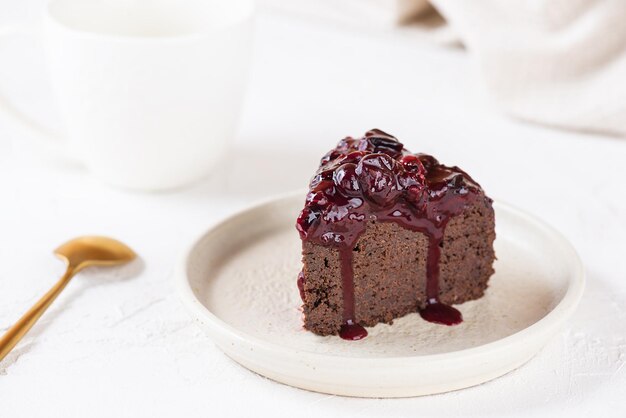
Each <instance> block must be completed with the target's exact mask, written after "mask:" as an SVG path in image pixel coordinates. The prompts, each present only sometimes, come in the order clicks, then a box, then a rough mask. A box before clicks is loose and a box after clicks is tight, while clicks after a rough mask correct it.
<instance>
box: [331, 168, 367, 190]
mask: <svg viewBox="0 0 626 418" xmlns="http://www.w3.org/2000/svg"><path fill="white" fill-rule="evenodd" d="M333 181H334V182H335V185H336V186H337V189H338V190H339V191H340V192H341V193H343V194H344V195H345V196H359V194H360V193H361V186H360V185H359V179H358V177H357V175H356V164H354V163H347V164H344V165H342V166H341V167H339V168H338V169H336V170H335V174H334V175H333Z"/></svg>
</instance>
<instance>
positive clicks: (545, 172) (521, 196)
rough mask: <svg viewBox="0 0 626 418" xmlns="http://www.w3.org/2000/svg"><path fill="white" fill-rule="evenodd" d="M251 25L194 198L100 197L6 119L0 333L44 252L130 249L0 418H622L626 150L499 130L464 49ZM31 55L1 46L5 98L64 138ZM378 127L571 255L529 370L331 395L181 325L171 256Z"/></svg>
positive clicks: (280, 24) (47, 331)
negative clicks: (246, 54) (238, 104)
mask: <svg viewBox="0 0 626 418" xmlns="http://www.w3.org/2000/svg"><path fill="white" fill-rule="evenodd" d="M40 3H41V2H40V1H33V0H30V1H24V2H15V1H10V0H0V23H7V22H13V21H19V20H25V19H27V20H28V19H33V18H35V17H36V16H37V13H38V10H39V7H40ZM257 23H258V25H257V37H256V52H255V62H254V68H253V72H252V80H251V81H252V82H251V86H250V90H249V95H248V100H247V103H246V108H245V112H244V117H243V121H242V126H241V130H240V134H239V136H238V138H237V142H236V144H235V146H234V150H233V153H232V154H231V156H230V157H229V158H228V159H227V160H226V161H225V162H224V166H223V168H222V169H221V170H220V171H219V172H217V173H216V174H215V175H214V176H213V177H212V178H210V179H209V180H207V181H204V182H202V183H199V184H196V185H195V186H193V187H191V188H189V189H187V190H184V191H180V192H177V193H170V194H132V193H128V192H124V191H119V190H113V189H110V188H108V187H106V186H103V185H101V184H99V183H97V182H95V181H94V180H93V179H91V178H90V177H88V176H86V175H85V174H84V173H83V172H82V171H81V170H80V169H79V168H76V167H68V166H65V165H63V164H60V163H59V162H56V161H50V160H47V159H46V158H44V157H43V156H41V155H38V154H37V152H36V150H33V147H32V146H30V145H29V144H30V141H29V139H28V138H26V137H24V136H22V135H21V134H20V133H19V132H18V131H15V130H13V129H12V128H11V127H9V126H8V125H6V124H5V123H4V121H2V120H1V119H0V330H3V329H5V328H6V327H8V326H9V325H10V324H11V323H12V322H13V321H14V320H15V319H17V318H18V317H19V315H21V314H22V313H23V311H24V310H25V309H26V308H27V307H28V306H30V305H31V304H32V303H34V302H35V301H36V299H37V298H38V297H39V296H40V295H41V294H42V293H43V292H44V291H46V290H47V288H48V287H49V286H51V284H52V283H53V282H54V280H56V277H57V276H58V275H60V274H61V273H62V265H61V263H60V262H59V261H57V260H55V259H54V258H53V257H52V256H51V254H50V253H51V250H52V249H53V248H54V247H55V246H56V245H58V244H59V243H61V242H63V241H64V240H66V239H67V238H70V237H73V236H75V235H80V234H86V233H102V234H108V235H112V236H115V237H118V238H120V239H121V240H123V241H126V242H128V243H129V244H130V245H131V246H132V247H133V248H135V249H136V251H137V252H138V253H139V254H140V255H141V257H142V263H139V264H136V265H134V266H131V267H130V268H127V269H126V270H123V271H118V272H117V273H116V274H114V275H109V274H103V273H102V272H93V273H86V274H84V275H83V277H78V278H77V279H76V280H75V281H74V282H72V284H71V285H70V287H69V288H68V289H67V291H66V292H65V293H64V294H63V295H62V297H61V298H60V299H59V300H58V301H57V303H55V305H53V307H52V308H51V309H50V311H49V312H48V313H47V314H46V315H45V316H44V317H43V318H42V320H41V321H40V323H39V324H38V325H37V326H35V328H34V329H33V330H32V332H31V333H30V334H29V335H28V336H27V337H26V338H25V339H24V340H23V342H22V343H21V344H20V345H19V346H18V347H17V349H16V350H15V351H14V352H13V353H12V354H10V355H9V357H8V358H7V359H6V360H5V361H4V362H2V363H0V416H2V417H39V416H42V417H43V416H45V417H57V416H58V417H74V416H76V417H86V416H89V417H100V416H102V417H105V416H106V417H111V416H117V417H139V416H151V417H158V416H164V417H165V416H180V417H183V416H184V417H195V416H198V417H207V416H215V417H220V416H286V417H307V416H342V417H345V416H362V417H367V416H381V415H385V416H407V417H413V416H467V415H487V416H517V415H520V416H555V415H557V414H562V415H563V416H590V415H592V414H593V415H594V416H601V417H605V416H616V417H617V416H624V414H625V413H626V412H625V411H626V367H624V363H625V362H626V263H625V262H624V258H625V254H626V245H624V239H623V237H624V234H625V233H626V185H625V182H626V143H624V140H621V139H613V138H607V137H599V136H593V135H582V134H573V133H564V132H559V131H553V130H548V129H544V128H539V127H533V126H529V125H525V124H521V123H518V122H515V121H511V120H509V119H506V118H504V117H502V116H500V115H498V114H496V113H495V111H494V110H493V109H491V108H490V106H489V104H488V103H487V102H486V101H485V99H484V97H483V96H482V95H481V94H480V89H479V87H478V86H477V85H476V84H475V82H474V76H473V73H472V71H471V67H470V65H469V61H468V57H467V56H466V55H465V53H464V52H463V51H461V50H455V49H437V48H436V47H434V46H424V45H421V44H419V42H417V41H415V40H414V39H412V37H411V35H410V33H406V31H405V32H402V33H395V34H394V33H390V32H388V31H378V30H374V29H372V30H370V31H367V32H366V31H364V30H363V29H357V28H354V29H345V28H341V27H339V26H333V25H331V24H323V23H320V22H308V21H306V20H303V19H301V18H296V17H291V16H289V15H284V14H281V13H277V12H275V11H271V10H270V11H267V10H263V11H262V12H261V14H260V16H259V19H258V22H257ZM38 48H39V46H38V44H37V43H36V42H33V41H27V40H23V41H15V42H12V43H9V44H6V43H5V44H3V45H0V90H1V91H3V92H4V93H5V94H7V95H9V96H11V97H13V98H15V100H17V101H18V102H19V104H20V105H21V107H23V108H24V109H28V110H29V111H31V112H32V113H33V114H34V115H37V117H38V118H40V119H41V120H44V121H47V122H48V123H49V124H50V125H52V126H57V127H58V126H59V123H58V121H57V117H56V114H55V113H54V105H53V102H52V100H51V99H50V97H49V91H48V89H47V87H46V80H45V77H44V74H43V72H42V68H41V67H42V64H43V63H42V59H41V57H40V50H39V49H38ZM625 82H626V81H625ZM625 99H626V98H625ZM372 127H378V128H381V129H384V130H387V131H389V132H390V133H392V134H395V135H396V136H398V137H399V138H400V139H401V140H403V142H405V144H406V145H407V146H408V147H409V148H410V149H411V150H413V151H424V152H431V153H433V154H435V155H436V156H438V157H439V158H440V159H441V160H442V161H444V162H450V163H458V164H459V165H462V166H463V167H464V168H465V169H466V170H467V171H469V172H470V173H472V175H473V176H474V177H475V178H476V179H478V180H479V181H480V182H481V184H482V185H483V186H484V188H485V189H486V190H487V191H488V192H489V193H490V194H491V195H492V196H494V197H496V198H499V199H503V200H505V201H509V202H511V203H513V204H515V205H517V206H520V207H522V208H524V209H527V210H530V211H532V212H533V213H535V214H537V215H538V216H540V217H542V218H543V219H545V220H546V221H548V222H549V223H551V224H553V225H554V226H555V227H557V228H558V229H560V230H561V231H562V232H563V233H564V234H565V235H566V236H567V237H568V238H569V239H570V240H571V241H572V242H573V244H574V245H575V247H576V248H577V249H578V250H579V252H580V254H581V256H582V258H583V261H584V263H585V265H586V267H587V271H588V288H587V291H586V294H585V296H584V299H583V301H582V304H581V307H580V309H579V311H578V313H577V314H576V315H575V317H574V319H573V320H572V321H571V322H570V324H569V325H568V327H567V329H566V331H565V332H564V333H563V334H561V335H556V336H555V338H554V340H553V341H552V342H551V343H550V344H549V345H548V346H547V347H546V348H545V350H543V352H542V353H541V354H540V355H538V356H537V357H536V358H535V359H533V360H532V361H531V362H530V363H528V364H527V365H526V366H524V367H523V368H521V369H519V370H517V371H515V372H512V373H510V374H508V375H506V376H504V377H502V378H500V379H498V380H495V381H493V382H490V383H487V384H484V385H481V386H479V387H475V388H471V389H467V390H463V391H459V392H454V393H449V394H444V395H438V396H431V397H424V398H414V399H400V400H378V399H371V400H363V399H348V398H341V397H333V396H325V395H320V394H315V393H308V392H305V391H301V390H297V389H292V388H289V387H286V386H282V385H279V384H276V383H273V382H271V381H268V380H266V379H264V378H262V377H259V376H257V375H255V374H253V373H250V372H248V371H246V370H245V369H243V368H241V367H240V366H238V365H237V364H235V363H233V362H232V361H230V360H229V359H228V358H226V357H225V356H224V355H222V354H221V352H219V351H218V350H217V349H216V348H215V347H214V346H213V344H212V343H211V341H210V340H208V339H207V338H206V337H205V336H204V335H203V334H201V332H200V331H199V330H198V329H196V327H195V326H194V325H193V324H192V323H191V321H190V320H189V319H188V318H187V316H186V314H185V312H184V311H183V309H182V307H181V306H180V305H179V302H178V300H177V299H176V296H175V295H174V294H173V291H172V286H171V280H170V274H171V270H172V266H173V263H174V261H175V259H176V256H177V253H178V252H179V251H180V250H181V248H182V247H183V246H184V245H186V244H187V243H188V241H189V240H190V239H191V238H192V237H193V236H195V235H196V234H198V233H199V232H201V231H202V229H203V228H204V227H206V226H207V225H209V224H210V223H211V222H213V221H215V220H216V219H218V218H220V217H222V216H226V215H227V214H229V213H230V212H232V211H233V210H235V209H237V208H240V207H242V206H243V205H245V204H247V203H249V202H250V201H252V200H255V199H257V198H260V197H264V196H269V195H271V194H274V193H276V192H282V191H285V190H289V189H294V188H300V187H302V186H303V185H304V184H305V183H306V182H307V180H308V177H309V175H310V174H311V172H312V171H313V170H314V169H315V166H316V163H317V159H318V158H319V156H320V155H321V153H323V152H324V151H326V149H327V148H329V147H331V146H332V145H333V143H334V142H335V141H336V140H338V139H339V138H340V137H342V136H344V135H347V134H351V135H359V134H361V133H363V132H364V131H365V130H367V129H370V128H372ZM294 233H295V231H294ZM129 276H130V277H129Z"/></svg>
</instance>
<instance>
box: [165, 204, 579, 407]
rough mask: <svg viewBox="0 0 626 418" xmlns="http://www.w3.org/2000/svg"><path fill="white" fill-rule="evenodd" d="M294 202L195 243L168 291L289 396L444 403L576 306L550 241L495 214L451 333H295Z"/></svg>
mask: <svg viewBox="0 0 626 418" xmlns="http://www.w3.org/2000/svg"><path fill="white" fill-rule="evenodd" d="M303 201H304V192H299V193H295V194H290V195H288V196H285V197H281V198H276V199H273V200H271V201H268V202H266V203H263V204H260V205H257V206H254V207H251V208H250V209H247V210H244V211H242V212H240V213H238V214H236V215H233V216H231V217H229V218H228V219H226V220H224V221H222V222H220V223H218V224H217V225H215V226H214V227H213V228H211V229H209V230H208V231H207V232H205V233H204V234H203V235H202V236H201V237H200V238H199V239H198V240H197V241H195V242H194V243H193V244H192V245H191V246H190V247H189V249H188V250H187V251H186V252H185V254H184V255H183V257H182V259H181V261H180V263H179V265H178V266H177V270H176V274H175V276H176V285H177V288H178V291H179V294H180V297H181V299H182V301H183V303H184V305H185V306H186V307H187V308H188V309H189V311H190V313H191V315H192V317H193V318H194V319H195V321H196V322H197V323H198V324H199V325H200V326H201V327H202V329H204V330H205V331H206V333H207V334H208V335H209V336H210V337H211V338H213V340H214V341H215V343H216V344H217V345H218V346H219V347H220V348H221V349H222V350H223V351H224V353H226V354H227V355H228V356H230V357H231V358H233V359H234V360H235V361H237V362H239V363H240V364H242V365H243V366H245V367H247V368H249V369H250V370H253V371H255V372H257V373H260V374H262V375H264V376H267V377H269V378H271V379H274V380H276V381H279V382H282V383H286V384H288V385H292V386H297V387H300V388H303V389H308V390H313V391H317V392H325V393H332V394H338V395H348V396H363V397H402V396H417V395H425V394H432V393H439V392H446V391H451V390H455V389H461V388H465V387H468V386H472V385H476V384H479V383H482V382H485V381H487V380H490V379H493V378H496V377H498V376H501V375H503V374H505V373H507V372H509V371H511V370H513V369H515V368H517V367H519V366H520V365H522V364H524V363H525V362H526V361H528V360H529V359H530V358H531V357H532V356H534V355H535V354H536V353H537V352H538V351H539V350H540V349H541V348H542V347H543V345H544V344H545V343H546V342H547V341H548V340H549V339H550V338H551V337H552V336H554V335H555V333H557V332H558V330H559V328H560V326H561V325H562V324H563V322H564V321H565V320H566V319H567V318H569V317H570V316H571V314H572V313H573V312H574V310H575V308H576V306H577V305H578V302H579V300H580V298H581V296H582V292H583V288H584V273H583V267H582V264H581V262H580V259H579V258H578V256H577V255H576V252H575V251H574V249H573V248H572V247H571V245H570V244H569V243H568V242H567V241H566V240H565V239H564V238H563V237H562V236H561V235H560V234H559V233H558V232H556V231H555V230H553V229H552V228H551V227H549V226H547V225H546V224H544V223H542V222H541V221H539V220H537V219H536V218H534V217H532V216H530V215H528V214H526V213H524V212H522V211H520V210H518V209H515V208H513V207H511V206H508V205H505V204H502V203H495V204H494V207H495V210H496V233H497V239H496V243H495V246H496V255H497V257H498V260H497V261H496V264H495V270H496V273H495V275H494V276H493V277H492V278H491V280H490V284H489V289H488V290H487V292H486V295H485V296H484V297H483V298H481V299H480V300H477V301H472V302H467V303H464V304H462V305H457V308H459V309H460V311H461V312H462V313H463V318H464V322H463V323H462V324H461V325H457V326H453V327H447V326H443V325H436V324H431V323H428V322H426V321H424V320H422V319H421V317H420V316H419V315H418V314H416V313H415V314H410V315H407V316H405V317H403V318H400V319H397V320H395V321H394V324H393V325H386V324H379V325H377V326H375V327H372V328H368V333H369V336H368V337H367V338H365V339H364V340H361V341H344V340H342V339H340V338H339V337H319V336H317V335H315V334H313V333H311V332H308V331H305V330H304V329H303V328H302V319H301V316H302V314H301V311H300V305H301V301H300V297H299V295H298V289H297V286H296V277H297V274H298V272H299V271H300V268H301V256H300V249H301V247H300V245H301V244H300V239H299V237H298V233H297V232H296V229H295V226H294V225H295V219H296V217H297V215H298V212H299V210H300V209H301V208H302V205H303Z"/></svg>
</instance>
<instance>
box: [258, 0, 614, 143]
mask: <svg viewBox="0 0 626 418" xmlns="http://www.w3.org/2000/svg"><path fill="white" fill-rule="evenodd" d="M266 1H269V2H271V3H275V4H278V3H280V4H281V5H283V6H282V7H284V6H285V5H286V4H289V6H288V8H290V9H292V10H298V11H299V12H311V11H313V10H314V12H313V14H315V15H317V16H320V17H321V16H326V17H329V18H332V19H340V20H343V21H346V22H347V21H350V20H352V21H353V22H361V23H365V24H368V25H372V24H378V25H379V26H391V25H397V24H402V23H406V22H409V21H411V22H412V23H415V22H417V23H418V24H419V23H421V22H426V21H428V24H427V25H426V29H428V31H427V32H429V33H431V34H436V36H434V39H436V40H439V41H441V40H444V41H446V42H447V41H450V40H453V39H454V37H453V36H452V35H451V34H452V33H454V34H456V35H457V36H458V38H459V39H460V41H461V42H462V43H463V44H464V45H465V47H466V48H467V50H468V51H469V53H470V54H471V55H472V57H473V59H474V60H475V61H476V63H477V65H478V68H479V72H480V74H481V76H482V79H483V81H484V85H485V87H486V88H487V90H488V91H489V93H490V95H491V97H493V99H494V101H495V103H496V104H497V105H498V106H499V107H500V108H501V109H503V110H504V111H505V112H507V113H508V114H510V115H513V116H515V117H518V118H521V119H524V120H528V121H532V122H536V123H541V124H546V125H551V126H556V127H561V128H566V129H574V130H580V131H591V132H601V133H607V134H614V135H621V136H626V0H526V1H503V0H471V1H462V0H431V3H432V5H433V6H434V7H435V8H436V9H437V11H438V12H439V13H440V14H441V15H443V17H444V18H445V21H446V22H447V24H448V25H449V27H448V28H447V29H445V28H442V27H441V26H440V25H433V24H432V22H433V20H432V13H429V4H428V1H427V0H290V1H288V2H287V1H279V0H266ZM427 19H428V20H427Z"/></svg>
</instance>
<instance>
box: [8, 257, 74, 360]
mask: <svg viewBox="0 0 626 418" xmlns="http://www.w3.org/2000/svg"><path fill="white" fill-rule="evenodd" d="M74 272H75V271H74V269H72V268H71V267H68V269H67V271H66V272H65V274H64V275H63V277H61V278H60V279H59V281H58V282H57V283H56V284H55V285H54V286H52V288H51V289H50V290H48V293H46V294H45V295H43V296H42V297H41V299H39V301H37V303H36V304H34V305H33V307H32V308H30V309H29V310H28V312H26V313H25V314H24V315H23V316H22V317H21V318H20V319H19V320H18V321H17V322H16V323H15V324H14V325H13V326H12V327H11V328H9V330H8V331H7V332H6V333H5V334H4V335H3V336H2V338H0V361H2V359H3V358H4V357H5V356H6V355H7V354H9V352H10V351H11V350H12V349H13V347H15V345H16V344H17V343H18V342H19V341H20V340H21V339H22V337H23V336H24V335H25V334H26V333H27V332H28V330H30V329H31V328H32V326H33V325H35V322H37V320H38V319H39V318H40V317H41V315H43V313H44V312H45V311H46V309H48V307H49V306H50V305H51V304H52V302H54V300H55V299H56V298H57V296H59V295H60V294H61V292H62V291H63V289H65V286H67V284H68V283H69V282H70V279H71V278H72V276H73V275H74Z"/></svg>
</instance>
